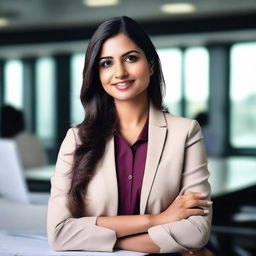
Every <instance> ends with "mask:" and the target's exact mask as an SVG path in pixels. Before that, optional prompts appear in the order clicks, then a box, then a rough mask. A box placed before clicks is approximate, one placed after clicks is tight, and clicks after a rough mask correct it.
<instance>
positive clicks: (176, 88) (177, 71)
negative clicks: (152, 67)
mask: <svg viewBox="0 0 256 256" xmlns="http://www.w3.org/2000/svg"><path fill="white" fill-rule="evenodd" d="M157 52H158V55H159V58H160V60H161V64H162V70H163V75H164V79H165V83H166V93H165V98H164V104H165V105H166V106H167V107H168V109H169V111H170V112H171V113H172V114H175V115H180V114H181V68H182V67H181V65H182V52H181V50H179V49H174V48H173V49H158V50H157Z"/></svg>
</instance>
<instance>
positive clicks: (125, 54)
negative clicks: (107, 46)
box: [99, 50, 141, 60]
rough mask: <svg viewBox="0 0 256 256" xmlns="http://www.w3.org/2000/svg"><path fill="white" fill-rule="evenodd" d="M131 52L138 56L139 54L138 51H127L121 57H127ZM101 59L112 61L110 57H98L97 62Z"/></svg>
mask: <svg viewBox="0 0 256 256" xmlns="http://www.w3.org/2000/svg"><path fill="white" fill-rule="evenodd" d="M133 52H136V53H138V54H141V53H140V52H139V51H136V50H131V51H128V52H126V53H124V54H122V56H121V57H125V56H127V55H129V54H130V53H133ZM102 59H107V60H109V59H113V57H111V56H105V57H100V58H99V60H102Z"/></svg>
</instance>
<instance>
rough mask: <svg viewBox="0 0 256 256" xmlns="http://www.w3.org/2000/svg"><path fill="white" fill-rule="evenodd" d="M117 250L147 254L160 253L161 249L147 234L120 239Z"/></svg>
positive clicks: (116, 246)
mask: <svg viewBox="0 0 256 256" xmlns="http://www.w3.org/2000/svg"><path fill="white" fill-rule="evenodd" d="M115 248H117V249H123V250H129V251H137V252H146V253H159V252H160V248H159V247H158V246H157V245H156V244H155V243H154V242H153V241H152V240H151V238H150V236H149V235H148V234H147V233H144V234H138V235H133V236H128V237H123V238H119V239H118V240H117V242H116V244H115Z"/></svg>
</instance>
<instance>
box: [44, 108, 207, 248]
mask: <svg viewBox="0 0 256 256" xmlns="http://www.w3.org/2000/svg"><path fill="white" fill-rule="evenodd" d="M148 136H149V137H148V151H147V159H146V166H145V174H144V179H143V184H142V192H141V202H140V214H146V213H151V214H154V213H160V212H162V211H163V210H165V209H166V208H167V207H168V206H169V205H170V204H171V203H172V202H173V200H174V199H175V198H176V197H177V196H178V195H179V194H182V193H186V192H189V191H191V192H202V193H206V194H207V195H208V198H209V199H210V186H209V183H208V177H209V172H208V169H207V159H206V153H205V148H204V144H203V140H202V135H201V131H200V127H199V125H198V123H197V122H196V121H194V120H190V119H186V118H182V117H177V116H174V115H170V114H167V113H163V112H162V111H159V110H157V109H155V108H154V107H153V106H152V105H151V106H150V111H149V134H148ZM79 143H80V141H79V138H78V136H77V129H76V128H72V129H69V131H68V132H67V135H66V138H65V139H64V141H63V143H62V145H61V148H60V152H59V155H58V160H57V164H56V171H55V173H54V175H53V177H52V179H51V184H52V188H51V196H50V199H49V207H48V240H49V243H50V246H51V247H52V248H53V249H55V250H87V251H112V250H113V246H114V244H115V241H116V234H115V232H114V231H113V230H110V229H107V228H103V227H99V226H97V225H96V218H97V216H113V215H117V209H118V188H117V178H116V169H115V155H114V139H113V138H112V139H111V140H110V141H109V142H108V143H107V145H106V149H105V154H104V155H103V158H102V159H101V160H100V161H99V163H98V165H97V168H96V174H95V176H94V177H93V179H92V181H91V182H90V184H89V187H88V192H87V195H86V202H87V205H86V209H85V210H86V217H83V218H73V217H72V215H71V213H70V211H69V209H68V207H67V192H68V190H69V186H70V176H69V172H70V170H71V167H72V162H73V155H72V153H73V152H74V150H75V148H76V147H77V145H78V144H79ZM210 226H211V208H210V213H209V214H208V215H206V216H191V217H189V218H187V219H183V220H181V221H177V222H171V223H166V224H164V225H159V226H154V227H152V228H150V229H149V230H148V234H149V236H150V237H151V239H152V240H153V241H154V242H155V243H156V244H157V245H158V246H159V247H160V249H161V253H167V252H177V251H180V250H182V249H185V248H199V247H203V246H204V245H205V244H206V243H207V241H208V238H209V234H210Z"/></svg>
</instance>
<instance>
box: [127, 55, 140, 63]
mask: <svg viewBox="0 0 256 256" xmlns="http://www.w3.org/2000/svg"><path fill="white" fill-rule="evenodd" d="M137 59H138V57H137V56H135V55H128V56H126V57H125V61H127V62H135V61H136V60H137Z"/></svg>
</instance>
